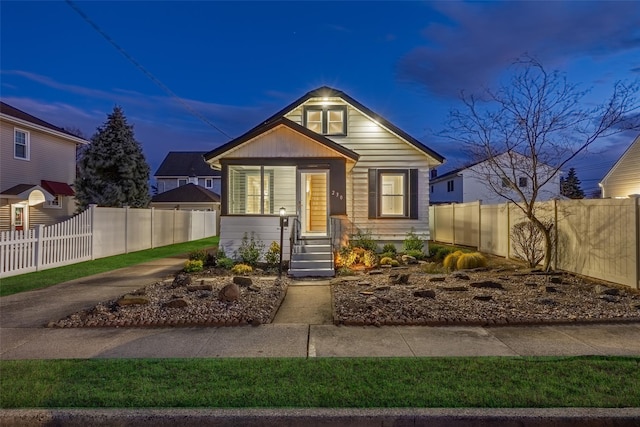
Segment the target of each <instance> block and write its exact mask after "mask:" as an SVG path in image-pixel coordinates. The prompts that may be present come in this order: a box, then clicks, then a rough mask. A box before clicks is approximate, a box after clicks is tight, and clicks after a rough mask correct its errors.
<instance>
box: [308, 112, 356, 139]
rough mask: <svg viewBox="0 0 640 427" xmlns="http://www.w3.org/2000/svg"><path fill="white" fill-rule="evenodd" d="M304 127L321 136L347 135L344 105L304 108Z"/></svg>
mask: <svg viewBox="0 0 640 427" xmlns="http://www.w3.org/2000/svg"><path fill="white" fill-rule="evenodd" d="M303 120H304V126H306V127H307V129H309V130H312V131H314V132H316V133H319V134H322V135H346V134H347V107H346V106H344V105H329V106H311V107H305V108H304V117H303Z"/></svg>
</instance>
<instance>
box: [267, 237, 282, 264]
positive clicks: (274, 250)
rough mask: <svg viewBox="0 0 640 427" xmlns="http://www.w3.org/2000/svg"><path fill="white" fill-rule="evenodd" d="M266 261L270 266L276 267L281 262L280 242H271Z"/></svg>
mask: <svg viewBox="0 0 640 427" xmlns="http://www.w3.org/2000/svg"><path fill="white" fill-rule="evenodd" d="M264 259H265V261H267V265H268V266H269V267H275V266H277V265H278V264H279V263H280V245H279V244H278V242H275V241H274V242H271V245H270V246H269V250H268V251H267V253H266V254H265V255H264Z"/></svg>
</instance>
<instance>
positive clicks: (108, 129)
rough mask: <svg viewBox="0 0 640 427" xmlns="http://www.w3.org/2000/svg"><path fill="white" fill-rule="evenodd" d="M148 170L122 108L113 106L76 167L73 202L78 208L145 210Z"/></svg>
mask: <svg viewBox="0 0 640 427" xmlns="http://www.w3.org/2000/svg"><path fill="white" fill-rule="evenodd" d="M149 174H150V169H149V165H148V164H147V161H146V159H145V157H144V154H143V152H142V147H141V146H140V144H139V143H138V142H137V141H136V140H135V138H134V135H133V126H132V125H129V124H127V119H126V117H125V116H124V113H123V112H122V108H120V107H118V106H116V107H114V108H113V112H112V113H111V114H109V115H108V116H107V121H106V122H105V123H104V125H103V126H101V127H98V130H97V132H96V133H95V134H94V135H93V137H92V138H91V144H89V145H88V146H87V147H86V149H85V150H84V152H83V153H82V157H81V159H80V161H79V164H78V177H77V178H76V184H75V189H76V201H77V202H78V205H79V209H86V208H87V206H88V205H90V204H92V203H95V204H97V205H99V206H110V207H122V206H124V205H128V206H131V207H135V208H144V207H147V205H148V204H149V200H150V196H149Z"/></svg>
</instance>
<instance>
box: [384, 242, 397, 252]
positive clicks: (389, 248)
mask: <svg viewBox="0 0 640 427" xmlns="http://www.w3.org/2000/svg"><path fill="white" fill-rule="evenodd" d="M397 252H398V250H397V249H396V245H394V244H393V243H387V244H386V245H384V246H383V247H382V253H385V254H394V255H395V254H396V253H397Z"/></svg>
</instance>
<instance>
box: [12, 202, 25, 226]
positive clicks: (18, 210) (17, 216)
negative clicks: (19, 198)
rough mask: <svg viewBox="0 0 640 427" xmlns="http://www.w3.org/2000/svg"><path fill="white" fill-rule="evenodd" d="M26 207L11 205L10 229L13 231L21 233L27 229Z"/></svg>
mask: <svg viewBox="0 0 640 427" xmlns="http://www.w3.org/2000/svg"><path fill="white" fill-rule="evenodd" d="M27 209H28V207H27V205H11V226H12V227H11V229H12V230H15V231H22V230H26V229H27V228H28V225H27V215H28V210H27Z"/></svg>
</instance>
